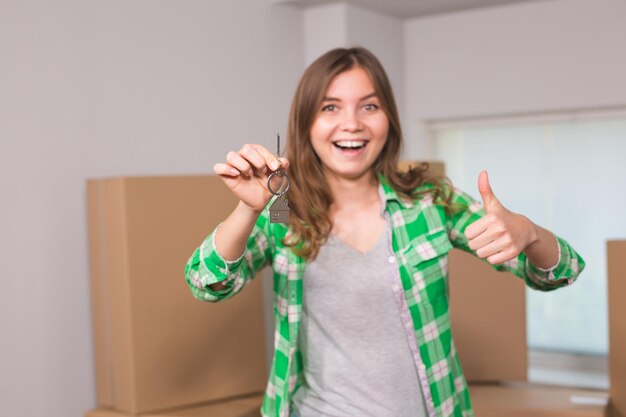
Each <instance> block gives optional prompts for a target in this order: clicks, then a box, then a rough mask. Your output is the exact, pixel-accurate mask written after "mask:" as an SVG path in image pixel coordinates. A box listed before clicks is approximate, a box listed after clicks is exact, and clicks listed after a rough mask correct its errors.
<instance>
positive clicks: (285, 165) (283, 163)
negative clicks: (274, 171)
mask: <svg viewBox="0 0 626 417" xmlns="http://www.w3.org/2000/svg"><path fill="white" fill-rule="evenodd" d="M278 160H279V162H280V166H281V167H283V168H285V169H286V168H289V160H288V159H287V158H283V157H282V156H281V157H280V158H278Z"/></svg>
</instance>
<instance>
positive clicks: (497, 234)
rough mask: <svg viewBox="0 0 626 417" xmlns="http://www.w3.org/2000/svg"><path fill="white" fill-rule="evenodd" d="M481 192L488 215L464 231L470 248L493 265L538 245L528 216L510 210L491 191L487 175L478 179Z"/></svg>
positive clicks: (483, 172) (535, 231)
mask: <svg viewBox="0 0 626 417" xmlns="http://www.w3.org/2000/svg"><path fill="white" fill-rule="evenodd" d="M478 191H479V192H480V195H481V197H482V199H483V205H484V207H485V211H486V212H487V214H486V215H485V216H484V217H483V218H481V219H479V220H477V221H475V222H474V223H472V224H471V225H469V226H468V227H467V229H465V236H466V237H467V238H468V239H469V247H470V248H471V249H472V250H474V251H475V252H476V255H477V256H478V257H480V258H486V259H487V261H488V262H489V263H491V264H501V263H504V262H506V261H509V260H511V259H514V258H516V257H517V256H518V255H519V254H520V253H521V252H523V251H524V250H525V249H526V248H527V247H528V246H529V245H530V244H532V243H533V242H535V241H537V239H538V238H537V227H536V226H535V224H534V223H533V222H532V221H530V219H528V218H527V217H526V216H523V215H521V214H517V213H514V212H512V211H510V210H508V209H507V208H506V207H504V206H503V205H502V203H500V201H499V200H498V199H497V198H496V196H495V195H494V194H493V191H492V190H491V185H489V177H488V176H487V171H482V172H481V173H480V174H479V176H478Z"/></svg>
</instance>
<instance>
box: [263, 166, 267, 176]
mask: <svg viewBox="0 0 626 417" xmlns="http://www.w3.org/2000/svg"><path fill="white" fill-rule="evenodd" d="M263 173H264V174H267V167H266V166H265V167H263Z"/></svg>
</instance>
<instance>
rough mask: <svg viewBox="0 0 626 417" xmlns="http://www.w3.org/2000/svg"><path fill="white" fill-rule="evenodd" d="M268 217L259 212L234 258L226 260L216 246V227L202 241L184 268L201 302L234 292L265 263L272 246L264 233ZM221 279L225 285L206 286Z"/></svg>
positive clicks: (224, 296) (230, 294)
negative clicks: (236, 257)
mask: <svg viewBox="0 0 626 417" xmlns="http://www.w3.org/2000/svg"><path fill="white" fill-rule="evenodd" d="M268 227H269V220H268V218H267V215H266V214H265V211H264V214H261V215H260V216H259V218H258V219H257V222H256V224H255V225H254V228H253V229H252V233H251V234H250V237H249V238H248V242H247V244H246V249H245V251H244V253H243V254H242V255H241V256H240V257H239V259H236V260H234V261H226V260H225V259H224V257H223V256H222V255H221V254H220V253H219V252H218V251H217V248H216V247H215V233H216V232H217V230H218V229H219V226H218V227H217V228H216V229H215V230H214V231H213V232H212V233H211V234H210V235H209V236H208V237H207V238H206V239H204V241H203V242H202V244H201V245H200V247H198V248H197V249H196V250H195V251H194V253H193V254H192V255H191V258H189V260H188V261H187V265H186V267H185V278H186V280H187V285H189V288H190V289H191V293H192V294H193V296H194V297H195V298H198V299H200V300H203V301H212V302H214V301H220V300H224V299H227V298H230V297H232V296H233V295H235V294H237V293H238V292H239V291H241V289H242V288H243V287H244V285H245V284H246V283H247V282H248V281H250V280H252V279H254V277H255V276H256V273H257V272H258V271H260V270H261V269H262V268H263V267H264V266H265V265H267V264H268V262H269V261H270V258H271V248H270V245H268V239H267V236H268V235H269V231H268ZM218 282H223V283H224V284H225V288H224V289H222V290H219V291H215V290H212V289H211V288H210V287H209V285H211V284H216V283H218Z"/></svg>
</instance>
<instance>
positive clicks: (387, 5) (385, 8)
mask: <svg viewBox="0 0 626 417" xmlns="http://www.w3.org/2000/svg"><path fill="white" fill-rule="evenodd" d="M273 1H274V2H276V3H287V4H294V5H299V6H302V7H309V6H314V5H318V4H327V3H340V2H341V1H339V0H273ZM531 1H548V0H343V3H349V4H353V5H355V6H360V7H363V8H366V9H370V10H374V11H377V12H381V13H385V14H389V15H392V16H397V17H401V18H413V17H419V16H428V15H434V14H441V13H450V12H458V11H461V10H469V9H477V8H482V7H494V6H502V5H507V4H512V3H522V2H526V3H528V2H531Z"/></svg>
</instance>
